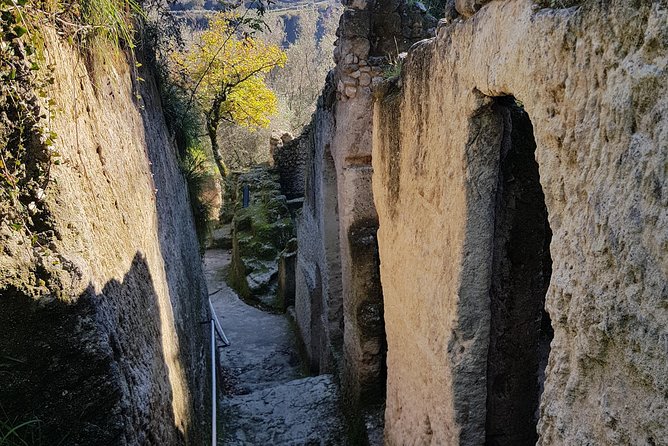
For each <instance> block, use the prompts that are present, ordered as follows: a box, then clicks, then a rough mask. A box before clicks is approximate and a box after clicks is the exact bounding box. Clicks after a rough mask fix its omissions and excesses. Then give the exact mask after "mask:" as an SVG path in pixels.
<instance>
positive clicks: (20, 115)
mask: <svg viewBox="0 0 668 446" xmlns="http://www.w3.org/2000/svg"><path fill="white" fill-rule="evenodd" d="M40 15H41V12H40V11H39V10H37V9H35V8H34V7H33V6H32V5H31V4H30V3H28V2H27V1H26V0H0V109H2V110H3V112H4V113H3V114H2V115H0V225H7V226H9V227H11V228H13V229H14V230H16V231H24V232H26V233H27V234H29V235H30V237H31V241H32V243H33V244H39V242H40V236H41V233H42V232H44V231H45V230H46V229H47V228H46V225H45V220H46V219H47V216H46V215H45V209H44V205H43V202H44V198H45V196H46V188H47V186H48V184H49V179H50V169H51V164H52V162H53V161H55V162H58V155H59V154H58V153H57V151H56V149H55V142H56V134H55V133H54V132H53V131H51V130H50V128H49V121H50V118H51V114H50V112H49V109H50V108H52V106H53V105H54V101H53V100H52V99H50V98H49V95H48V86H49V85H50V84H52V83H53V78H51V77H50V73H51V71H52V67H45V66H44V58H43V48H42V39H41V36H40V35H39V31H38V29H37V27H36V26H35V25H34V24H35V23H36V22H38V21H39V19H40Z"/></svg>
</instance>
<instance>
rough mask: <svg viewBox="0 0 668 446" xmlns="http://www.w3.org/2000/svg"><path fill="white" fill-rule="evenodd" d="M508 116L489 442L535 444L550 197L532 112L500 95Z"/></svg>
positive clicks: (545, 342)
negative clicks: (544, 185)
mask: <svg viewBox="0 0 668 446" xmlns="http://www.w3.org/2000/svg"><path fill="white" fill-rule="evenodd" d="M495 108H496V111H497V112H498V113H500V114H501V116H502V120H503V139H502V144H501V157H500V164H499V167H500V170H499V180H498V189H497V193H496V209H495V215H496V217H495V226H494V253H493V267H492V284H491V288H490V310H491V321H490V342H489V350H488V356H487V418H486V429H485V430H486V444H487V445H488V446H505V445H513V446H522V445H530V444H536V441H537V439H538V434H537V432H536V425H537V423H538V418H539V408H538V406H539V402H540V395H541V393H542V390H543V381H544V379H545V366H546V365H547V358H548V356H549V349H550V341H551V340H552V335H553V333H552V327H551V324H550V319H549V315H548V314H547V312H546V311H545V294H546V293H547V288H548V285H549V282H550V275H551V273H552V259H551V257H550V240H551V238H552V231H551V230H550V226H549V223H548V219H547V208H546V206H545V196H544V195H543V190H542V187H541V185H540V176H539V173H538V164H537V162H536V159H535V151H536V142H535V140H534V135H533V127H532V124H531V120H530V119H529V115H528V114H527V113H526V112H525V111H524V109H523V107H522V106H521V104H519V103H518V102H517V101H516V100H515V98H514V97H512V96H507V97H502V98H497V99H496V105H495Z"/></svg>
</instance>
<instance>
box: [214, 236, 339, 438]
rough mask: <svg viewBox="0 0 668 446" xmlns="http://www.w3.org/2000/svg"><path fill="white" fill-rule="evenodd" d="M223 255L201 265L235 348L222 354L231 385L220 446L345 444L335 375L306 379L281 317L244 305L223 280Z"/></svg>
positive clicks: (288, 326) (226, 257) (293, 339)
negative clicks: (333, 376) (333, 377)
mask: <svg viewBox="0 0 668 446" xmlns="http://www.w3.org/2000/svg"><path fill="white" fill-rule="evenodd" d="M229 262H230V253H229V252H228V251H226V250H218V249H214V250H209V251H207V253H206V255H205V259H204V268H205V272H206V276H207V283H208V287H209V289H210V290H212V291H215V290H220V291H218V292H216V293H215V294H214V295H212V296H211V301H212V303H213V306H214V308H215V310H216V313H217V315H218V318H219V319H220V322H221V325H222V326H223V329H224V330H225V333H226V335H227V337H228V338H229V340H230V342H231V344H232V345H231V346H229V347H226V348H223V349H221V350H220V352H221V355H220V363H221V367H223V369H224V370H225V375H226V379H227V382H225V383H223V387H224V391H225V393H226V395H224V396H223V398H222V399H221V401H220V405H219V419H220V426H219V438H218V444H220V445H341V444H344V443H345V442H344V440H343V432H344V429H343V425H342V421H341V420H342V417H341V414H340V411H339V392H338V388H337V386H336V384H335V383H334V382H333V380H332V376H331V375H321V376H316V377H305V376H304V375H303V373H302V363H301V360H300V357H299V353H298V347H297V339H296V337H295V333H294V330H293V328H292V326H291V324H290V322H289V320H288V319H287V318H286V317H285V316H284V315H276V314H270V313H266V312H264V311H262V310H259V309H257V308H254V307H252V306H250V305H247V304H246V303H244V302H243V301H242V300H241V299H239V297H237V295H236V294H235V293H234V291H233V290H232V289H230V288H229V287H228V286H227V285H226V284H225V282H224V278H225V270H226V267H227V265H228V264H229Z"/></svg>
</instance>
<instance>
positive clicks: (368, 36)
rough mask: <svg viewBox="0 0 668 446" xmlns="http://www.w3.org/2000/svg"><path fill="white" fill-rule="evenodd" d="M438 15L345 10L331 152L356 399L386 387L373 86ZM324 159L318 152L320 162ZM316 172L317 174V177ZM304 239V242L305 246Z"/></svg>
mask: <svg viewBox="0 0 668 446" xmlns="http://www.w3.org/2000/svg"><path fill="white" fill-rule="evenodd" d="M435 26H436V21H435V20H434V19H433V18H432V17H430V16H428V15H426V13H425V11H424V9H422V8H419V7H418V6H417V5H409V4H408V2H404V1H398V0H380V1H375V2H371V1H369V2H357V1H349V2H347V3H346V9H345V11H344V13H343V15H342V16H341V21H340V24H339V29H338V31H337V35H338V36H339V39H338V41H337V45H336V49H335V51H334V59H335V61H336V63H337V65H336V67H335V69H334V71H333V85H336V86H337V95H336V102H335V105H334V108H333V110H334V112H333V113H334V117H333V122H334V123H335V124H336V127H335V131H333V132H332V133H331V135H332V136H331V142H330V141H328V142H327V143H326V144H327V146H326V148H327V150H324V149H323V148H321V147H318V145H319V144H320V143H318V142H316V147H317V149H316V152H315V153H316V154H317V155H318V156H319V157H321V156H323V155H320V154H325V153H327V152H330V153H331V157H332V161H333V165H334V168H335V171H336V187H337V190H338V193H337V197H338V203H337V206H338V222H339V238H340V254H339V255H340V262H341V287H342V296H343V298H342V303H343V338H344V342H343V356H344V361H343V367H342V372H343V385H344V391H345V393H346V395H347V400H348V401H350V402H351V403H352V405H356V404H357V403H358V402H361V403H362V405H364V404H368V403H374V402H378V401H382V399H383V398H384V393H385V390H384V387H385V378H384V377H385V334H384V329H383V318H382V313H383V301H382V293H381V287H380V280H379V273H378V256H377V252H376V250H377V246H376V229H377V226H378V224H377V215H376V210H375V208H374V205H373V197H372V193H371V175H372V168H371V143H372V139H371V134H372V132H371V113H370V111H371V108H372V102H373V98H372V95H371V86H372V84H373V83H374V82H378V81H380V80H381V79H382V72H383V67H384V66H385V65H386V64H387V62H388V60H387V57H388V56H390V57H396V55H397V53H398V52H401V51H405V50H406V49H408V47H409V46H410V45H412V44H413V43H414V42H417V41H419V40H420V39H422V38H424V37H425V36H428V35H433V32H434V29H435ZM318 159H319V158H316V162H322V161H318ZM315 178H318V176H317V175H316V176H315ZM303 246H304V244H303V242H302V241H301V240H300V249H301V247H303Z"/></svg>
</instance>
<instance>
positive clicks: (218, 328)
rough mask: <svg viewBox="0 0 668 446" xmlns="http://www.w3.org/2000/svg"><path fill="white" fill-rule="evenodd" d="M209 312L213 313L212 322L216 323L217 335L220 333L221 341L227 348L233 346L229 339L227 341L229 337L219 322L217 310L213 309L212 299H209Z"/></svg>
mask: <svg viewBox="0 0 668 446" xmlns="http://www.w3.org/2000/svg"><path fill="white" fill-rule="evenodd" d="M209 311H211V320H213V321H214V322H215V326H216V333H218V336H219V337H220V340H221V341H223V344H225V346H226V347H229V346H230V345H232V344H231V343H230V341H229V339H227V336H225V332H224V331H223V327H222V326H221V325H220V321H219V320H218V316H217V315H216V310H214V309H213V304H212V303H211V298H209Z"/></svg>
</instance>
